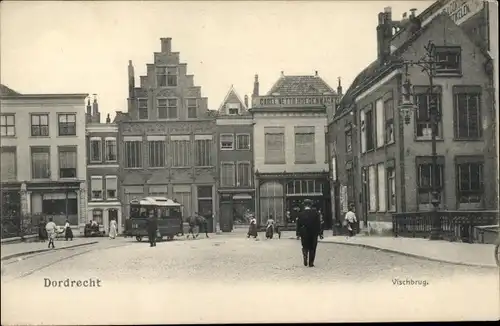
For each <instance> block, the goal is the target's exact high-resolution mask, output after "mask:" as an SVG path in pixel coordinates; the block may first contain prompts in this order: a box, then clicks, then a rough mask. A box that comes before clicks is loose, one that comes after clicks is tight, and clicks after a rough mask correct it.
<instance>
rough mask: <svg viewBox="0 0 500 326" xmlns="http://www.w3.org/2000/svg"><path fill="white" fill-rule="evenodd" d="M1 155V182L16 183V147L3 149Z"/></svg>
mask: <svg viewBox="0 0 500 326" xmlns="http://www.w3.org/2000/svg"><path fill="white" fill-rule="evenodd" d="M0 155H1V162H0V167H1V168H0V172H1V176H2V177H1V182H6V181H15V180H16V179H17V164H16V147H15V146H9V147H2V148H1V152H0Z"/></svg>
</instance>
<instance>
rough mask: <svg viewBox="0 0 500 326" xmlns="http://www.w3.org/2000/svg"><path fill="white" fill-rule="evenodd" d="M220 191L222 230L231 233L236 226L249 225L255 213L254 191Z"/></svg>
mask: <svg viewBox="0 0 500 326" xmlns="http://www.w3.org/2000/svg"><path fill="white" fill-rule="evenodd" d="M219 191H220V194H219V195H220V200H219V203H220V207H219V212H220V228H221V231H222V232H231V231H232V230H233V229H234V227H235V225H247V224H248V223H249V221H250V216H252V215H254V212H255V200H254V190H247V191H241V190H234V189H233V190H225V191H222V190H219Z"/></svg>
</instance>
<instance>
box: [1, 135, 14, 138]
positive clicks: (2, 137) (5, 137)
mask: <svg viewBox="0 0 500 326" xmlns="http://www.w3.org/2000/svg"><path fill="white" fill-rule="evenodd" d="M0 137H2V138H17V136H15V135H14V136H0Z"/></svg>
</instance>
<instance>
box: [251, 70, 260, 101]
mask: <svg viewBox="0 0 500 326" xmlns="http://www.w3.org/2000/svg"><path fill="white" fill-rule="evenodd" d="M252 95H253V96H259V75H255V81H254V82H253V94H252Z"/></svg>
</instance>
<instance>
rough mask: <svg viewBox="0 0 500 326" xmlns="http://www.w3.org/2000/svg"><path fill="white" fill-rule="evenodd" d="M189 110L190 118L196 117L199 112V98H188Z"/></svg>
mask: <svg viewBox="0 0 500 326" xmlns="http://www.w3.org/2000/svg"><path fill="white" fill-rule="evenodd" d="M186 102H187V110H188V119H195V118H196V117H197V116H198V114H197V112H198V100H197V99H195V98H188V99H187V101H186Z"/></svg>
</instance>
